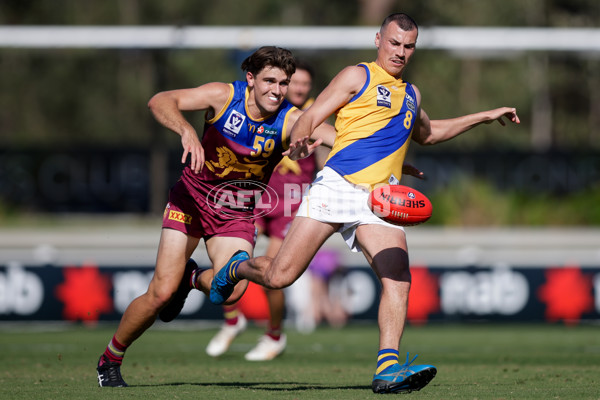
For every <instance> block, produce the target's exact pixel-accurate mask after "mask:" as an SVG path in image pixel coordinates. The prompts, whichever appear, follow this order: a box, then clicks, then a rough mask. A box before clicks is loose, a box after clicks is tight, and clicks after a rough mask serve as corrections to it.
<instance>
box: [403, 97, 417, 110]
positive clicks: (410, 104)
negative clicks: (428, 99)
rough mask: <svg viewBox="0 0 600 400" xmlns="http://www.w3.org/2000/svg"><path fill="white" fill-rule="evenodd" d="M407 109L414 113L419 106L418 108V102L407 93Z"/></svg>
mask: <svg viewBox="0 0 600 400" xmlns="http://www.w3.org/2000/svg"><path fill="white" fill-rule="evenodd" d="M405 99H406V107H407V108H408V109H409V110H410V111H412V112H413V113H415V112H417V106H416V104H417V103H416V101H415V99H413V98H412V96H411V95H410V94H408V93H406V97H405Z"/></svg>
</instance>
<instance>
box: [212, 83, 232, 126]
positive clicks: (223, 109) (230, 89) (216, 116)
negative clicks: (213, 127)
mask: <svg viewBox="0 0 600 400" xmlns="http://www.w3.org/2000/svg"><path fill="white" fill-rule="evenodd" d="M227 86H229V96H228V97H227V101H225V104H224V105H223V108H221V109H220V110H219V112H218V113H217V114H216V115H215V116H214V117H212V118H211V119H207V120H206V122H208V123H209V124H214V123H215V122H216V121H217V120H218V119H219V118H221V117H222V116H223V113H224V112H225V110H227V107H229V103H231V99H233V92H234V90H233V84H231V83H228V84H227Z"/></svg>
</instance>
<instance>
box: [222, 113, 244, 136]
mask: <svg viewBox="0 0 600 400" xmlns="http://www.w3.org/2000/svg"><path fill="white" fill-rule="evenodd" d="M245 119H246V116H245V115H244V114H242V113H240V112H237V111H235V110H232V111H231V114H229V117H228V118H227V121H225V125H224V126H223V132H224V133H226V134H228V135H229V136H231V137H236V136H237V135H238V133H240V130H241V129H242V126H244V120H245Z"/></svg>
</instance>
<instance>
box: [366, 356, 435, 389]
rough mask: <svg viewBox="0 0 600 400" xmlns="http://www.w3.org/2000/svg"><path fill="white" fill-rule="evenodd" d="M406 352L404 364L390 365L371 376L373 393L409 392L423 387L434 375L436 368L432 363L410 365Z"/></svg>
mask: <svg viewBox="0 0 600 400" xmlns="http://www.w3.org/2000/svg"><path fill="white" fill-rule="evenodd" d="M417 357H418V355H416V356H415V357H414V358H413V359H412V360H411V361H410V362H409V361H408V353H407V354H406V362H405V363H404V364H394V365H390V366H389V367H387V368H386V369H384V370H383V371H381V373H379V374H375V375H374V376H373V384H372V385H371V387H372V389H373V392H374V393H410V392H412V391H415V390H421V389H423V388H424V387H425V386H426V385H427V384H428V383H429V382H431V380H432V379H433V378H434V377H435V374H436V373H437V369H436V368H435V367H434V366H433V365H412V366H411V365H410V364H412V362H413V361H415V359H416V358H417Z"/></svg>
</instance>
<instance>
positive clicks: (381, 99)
mask: <svg viewBox="0 0 600 400" xmlns="http://www.w3.org/2000/svg"><path fill="white" fill-rule="evenodd" d="M377 105H378V106H380V107H387V108H391V107H392V92H390V91H389V90H388V88H386V87H385V86H383V85H377Z"/></svg>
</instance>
